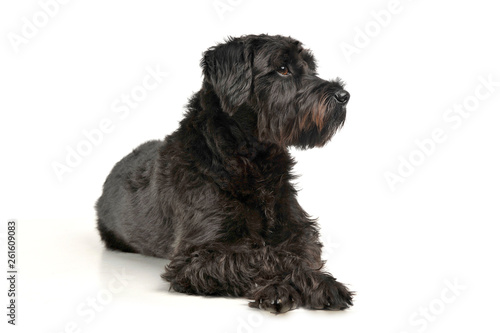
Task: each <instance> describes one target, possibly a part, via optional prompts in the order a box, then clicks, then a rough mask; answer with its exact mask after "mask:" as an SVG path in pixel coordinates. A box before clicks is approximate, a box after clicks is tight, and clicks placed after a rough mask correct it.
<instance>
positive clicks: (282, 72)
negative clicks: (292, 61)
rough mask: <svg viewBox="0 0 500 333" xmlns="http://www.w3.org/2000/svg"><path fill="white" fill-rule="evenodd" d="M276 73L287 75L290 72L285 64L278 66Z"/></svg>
mask: <svg viewBox="0 0 500 333" xmlns="http://www.w3.org/2000/svg"><path fill="white" fill-rule="evenodd" d="M278 73H279V74H281V75H284V76H286V75H289V74H290V71H289V70H288V67H286V66H281V67H280V68H278Z"/></svg>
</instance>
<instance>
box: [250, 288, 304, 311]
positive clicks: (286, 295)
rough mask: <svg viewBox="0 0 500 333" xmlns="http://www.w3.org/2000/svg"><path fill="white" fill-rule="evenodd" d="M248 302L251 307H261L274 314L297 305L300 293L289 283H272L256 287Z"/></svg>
mask: <svg viewBox="0 0 500 333" xmlns="http://www.w3.org/2000/svg"><path fill="white" fill-rule="evenodd" d="M253 298H254V299H255V301H253V302H250V303H248V305H249V306H250V307H252V308H257V309H262V310H266V311H269V312H271V313H274V314H279V313H285V312H288V311H290V310H293V309H295V308H297V307H298V306H299V302H300V295H299V293H298V292H297V291H296V290H295V289H294V288H293V287H292V286H291V285H289V284H273V285H268V286H265V287H261V288H259V289H257V290H256V291H255V293H254V296H253Z"/></svg>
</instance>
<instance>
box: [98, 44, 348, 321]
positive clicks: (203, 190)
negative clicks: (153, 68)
mask: <svg viewBox="0 0 500 333" xmlns="http://www.w3.org/2000/svg"><path fill="white" fill-rule="evenodd" d="M202 67H203V73H204V82H203V87H202V89H201V90H200V91H199V92H197V93H196V94H194V96H193V97H192V98H191V100H190V102H189V105H188V112H187V113H186V116H185V118H184V119H183V120H182V121H181V123H180V126H179V129H178V130H177V131H175V132H174V133H173V134H171V135H169V136H167V138H166V139H165V140H164V141H150V142H147V143H145V144H143V145H141V146H139V147H138V148H137V149H135V150H134V151H133V152H132V153H131V154H129V155H128V156H126V157H125V158H124V159H123V160H121V161H120V162H119V163H117V164H116V166H115V167H114V169H113V170H112V172H111V174H110V175H109V176H108V178H107V180H106V183H105V184H104V189H103V194H102V196H101V198H100V199H99V201H98V202H97V205H96V208H97V213H98V229H99V231H100V234H101V238H102V239H103V241H104V242H105V244H106V246H107V247H108V248H111V249H118V250H122V251H127V252H137V253H142V254H145V255H152V256H157V257H162V258H167V259H170V260H171V261H170V263H169V265H168V266H167V267H166V273H164V274H163V278H164V279H166V280H167V281H169V282H170V283H171V288H173V289H174V290H176V291H179V292H185V293H189V294H201V295H231V296H245V297H248V298H251V299H253V300H254V302H252V303H250V305H251V306H254V307H259V308H262V309H266V310H269V311H272V312H275V313H280V312H286V311H288V310H290V309H293V308H295V307H297V306H304V307H307V308H314V309H345V308H347V307H349V306H350V305H352V302H351V297H352V293H351V292H350V291H349V290H348V289H347V288H346V287H345V286H344V285H342V284H341V283H339V282H337V281H336V280H335V279H334V278H333V277H332V276H331V275H330V274H328V273H325V272H323V271H322V270H321V268H322V266H323V262H322V261H321V244H320V243H319V240H318V230H317V225H316V223H315V221H313V220H311V219H310V218H309V217H308V215H307V214H306V213H305V212H304V211H303V210H302V208H301V207H300V205H299V204H298V203H297V200H296V191H295V189H294V188H293V186H292V184H291V182H290V181H291V179H292V178H293V176H292V174H291V168H292V166H293V160H292V158H291V157H290V155H289V153H288V150H287V148H286V147H287V146H289V145H295V146H298V147H301V148H308V147H314V146H322V145H324V144H325V143H326V142H327V141H328V140H329V139H330V138H331V136H332V135H333V134H334V133H335V131H336V130H337V129H338V128H339V127H340V126H342V124H343V122H344V119H345V104H346V103H347V101H348V98H349V95H348V93H347V92H346V91H345V90H343V89H342V84H341V83H339V82H335V81H324V80H322V79H320V78H318V77H317V76H316V73H315V64H314V59H313V57H312V54H311V53H310V52H309V51H308V50H305V49H302V47H301V44H300V43H299V42H297V41H295V40H293V39H291V38H285V37H281V36H267V35H260V36H253V35H251V36H245V37H241V38H236V39H230V40H229V41H228V42H227V43H226V44H220V45H218V46H216V47H214V48H211V49H209V50H208V51H207V52H205V54H204V59H203V61H202Z"/></svg>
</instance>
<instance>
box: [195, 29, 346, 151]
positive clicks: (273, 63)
mask: <svg viewBox="0 0 500 333" xmlns="http://www.w3.org/2000/svg"><path fill="white" fill-rule="evenodd" d="M201 65H202V68H203V74H204V77H205V79H204V80H205V81H204V87H205V89H209V90H213V91H214V92H215V94H216V95H217V97H218V99H219V102H220V105H221V108H222V110H223V111H224V112H226V113H228V114H229V115H230V116H232V115H233V114H235V113H236V112H237V111H238V110H242V109H244V110H249V111H247V112H255V113H256V119H257V126H256V127H257V128H256V129H255V132H256V135H257V136H258V138H259V140H261V141H265V142H273V143H276V144H279V145H282V146H289V145H293V146H297V147H300V148H311V147H316V146H322V145H324V144H325V143H326V142H328V140H330V138H331V137H332V136H333V134H335V132H336V131H337V130H338V129H339V128H340V127H342V125H343V123H344V120H345V116H346V104H347V102H348V101H349V93H348V92H347V91H345V90H344V89H343V83H342V82H341V81H339V80H336V81H333V80H332V81H326V80H323V79H321V78H319V77H318V76H317V74H316V64H315V61H314V57H313V55H312V53H311V52H310V51H309V50H307V49H305V48H303V47H302V44H301V43H300V42H299V41H297V40H294V39H292V38H289V37H282V36H268V35H259V36H256V35H249V36H244V37H240V38H230V39H228V40H227V42H226V43H224V44H219V45H217V46H214V47H212V48H210V49H208V50H207V51H206V52H205V53H204V56H203V59H202V62H201Z"/></svg>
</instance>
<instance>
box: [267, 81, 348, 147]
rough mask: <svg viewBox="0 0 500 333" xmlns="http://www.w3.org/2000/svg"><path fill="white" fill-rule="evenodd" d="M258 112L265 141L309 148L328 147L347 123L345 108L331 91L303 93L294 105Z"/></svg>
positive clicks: (289, 103)
mask: <svg viewBox="0 0 500 333" xmlns="http://www.w3.org/2000/svg"><path fill="white" fill-rule="evenodd" d="M273 106H274V109H265V108H262V109H260V110H258V133H259V139H260V140H261V141H266V142H272V143H275V144H278V145H280V146H296V147H298V148H302V149H306V148H313V147H321V146H323V145H325V144H326V143H327V142H328V141H329V140H330V139H331V138H332V137H333V135H334V134H335V133H336V132H337V130H339V129H340V128H341V127H342V125H343V124H344V121H345V117H346V108H345V105H342V104H339V103H337V102H336V100H335V98H334V96H333V92H332V89H331V88H328V87H326V89H325V88H323V89H320V90H318V89H314V90H313V91H307V92H306V91H304V92H299V93H298V94H297V96H294V97H293V98H292V99H291V101H290V102H288V103H283V104H282V105H278V104H277V103H275V104H274V105H273Z"/></svg>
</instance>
